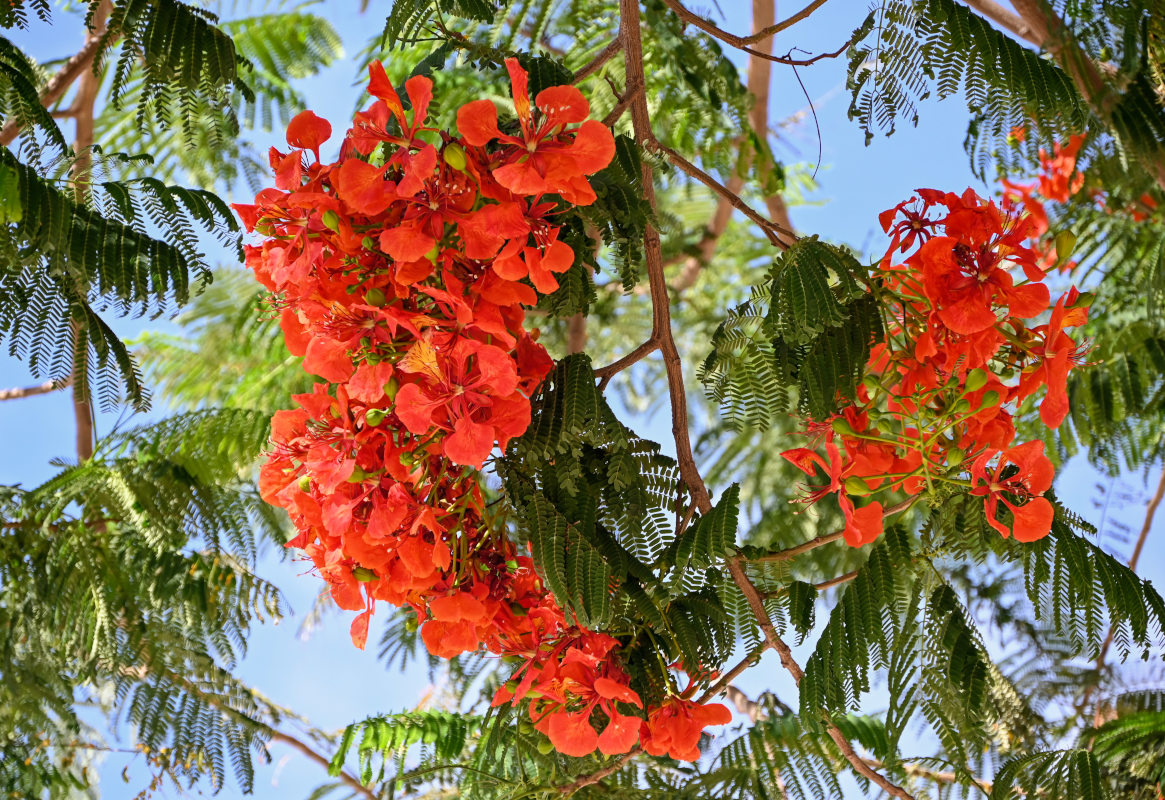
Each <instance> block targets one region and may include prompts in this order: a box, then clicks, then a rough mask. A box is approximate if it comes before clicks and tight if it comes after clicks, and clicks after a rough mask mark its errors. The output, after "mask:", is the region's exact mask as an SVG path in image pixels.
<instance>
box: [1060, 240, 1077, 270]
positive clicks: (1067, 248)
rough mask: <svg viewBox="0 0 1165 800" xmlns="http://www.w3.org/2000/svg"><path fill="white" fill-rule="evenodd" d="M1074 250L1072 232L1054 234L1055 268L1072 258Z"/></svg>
mask: <svg viewBox="0 0 1165 800" xmlns="http://www.w3.org/2000/svg"><path fill="white" fill-rule="evenodd" d="M1075 249H1076V234H1074V233H1072V231H1060V232H1059V233H1057V234H1056V266H1057V267H1058V266H1060V265H1061V264H1063V263H1064V262H1065V261H1067V260H1068V259H1069V258H1071V257H1072V251H1073V250H1075Z"/></svg>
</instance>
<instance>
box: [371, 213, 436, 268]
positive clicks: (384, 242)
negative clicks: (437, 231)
mask: <svg viewBox="0 0 1165 800" xmlns="http://www.w3.org/2000/svg"><path fill="white" fill-rule="evenodd" d="M436 246H437V240H436V239H434V238H433V237H432V236H429V235H427V234H424V233H422V232H421V231H420V229H419V228H418V227H417V226H416V225H415V224H412V223H407V222H406V223H404V224H403V225H401V226H399V227H396V228H386V229H385V230H384V231H383V232H382V233H381V234H380V249H381V250H383V251H384V252H386V253H388V254H389V255H390V256H392V258H393V260H394V261H418V260H420V259H421V258H423V257H424V256H425V255H427V254H428V253H429V251H430V250H432V249H433V248H434V247H436Z"/></svg>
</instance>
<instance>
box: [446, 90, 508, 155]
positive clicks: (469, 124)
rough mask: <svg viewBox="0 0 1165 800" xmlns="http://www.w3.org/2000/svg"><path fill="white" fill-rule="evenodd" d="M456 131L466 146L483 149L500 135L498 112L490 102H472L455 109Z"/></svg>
mask: <svg viewBox="0 0 1165 800" xmlns="http://www.w3.org/2000/svg"><path fill="white" fill-rule="evenodd" d="M457 130H458V131H460V132H461V138H463V139H464V140H465V141H466V143H467V144H470V145H472V146H474V147H484V146H485V145H487V144H489V142H490V141H491V140H492V139H496V138H497V137H499V136H501V135H502V132H501V131H499V130H498V110H497V108H496V107H495V106H494V104H493V102H492V101H490V100H474V101H473V102H470V103H466V104H465V105H463V106H462V107H461V108H459V109H457Z"/></svg>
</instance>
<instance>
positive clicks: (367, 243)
mask: <svg viewBox="0 0 1165 800" xmlns="http://www.w3.org/2000/svg"><path fill="white" fill-rule="evenodd" d="M360 244H362V245H364V249H365V250H375V249H376V240H375V239H373V238H372V237H371V236H365V237H364V238H363V239H362V240H361V241H360Z"/></svg>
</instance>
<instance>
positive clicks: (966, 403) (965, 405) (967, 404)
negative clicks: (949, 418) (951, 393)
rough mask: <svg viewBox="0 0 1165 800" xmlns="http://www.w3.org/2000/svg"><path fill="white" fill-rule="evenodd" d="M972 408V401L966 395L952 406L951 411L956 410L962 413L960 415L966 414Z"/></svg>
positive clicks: (957, 412)
mask: <svg viewBox="0 0 1165 800" xmlns="http://www.w3.org/2000/svg"><path fill="white" fill-rule="evenodd" d="M970 410H971V401H970V400H968V399H967V398H965V397H964V398H963V399H962V400H960V401H959V402H957V403H955V404H954V405H953V406H952V407H951V411H953V412H955V413H956V414H960V415H961V414H966V413H967V412H968V411H970Z"/></svg>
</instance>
